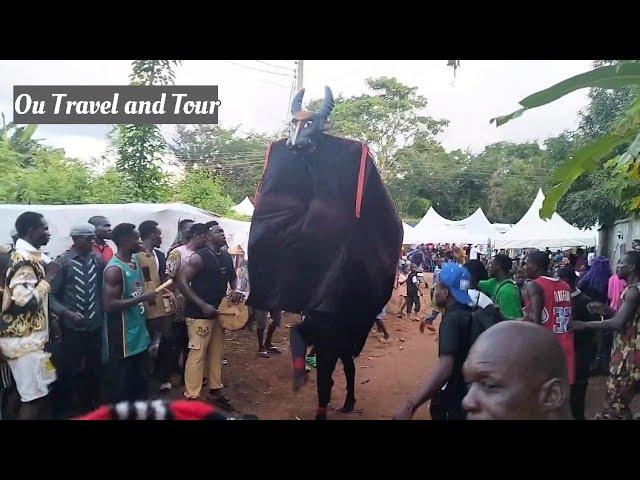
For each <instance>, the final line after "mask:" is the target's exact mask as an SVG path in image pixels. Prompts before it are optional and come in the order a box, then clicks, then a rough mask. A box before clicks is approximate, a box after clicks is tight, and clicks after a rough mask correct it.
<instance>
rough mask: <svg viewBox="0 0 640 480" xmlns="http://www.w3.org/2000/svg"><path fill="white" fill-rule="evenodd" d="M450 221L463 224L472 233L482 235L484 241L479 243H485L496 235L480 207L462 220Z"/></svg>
mask: <svg viewBox="0 0 640 480" xmlns="http://www.w3.org/2000/svg"><path fill="white" fill-rule="evenodd" d="M452 223H453V224H454V225H464V227H465V228H466V229H467V230H468V231H469V232H471V233H473V234H474V235H476V234H477V235H478V236H484V237H485V238H484V241H482V242H479V243H483V244H486V243H487V240H490V239H493V238H495V237H496V236H497V235H496V229H495V227H494V226H493V225H492V224H491V222H490V221H489V219H488V218H487V216H486V215H485V214H484V212H483V211H482V208H480V207H478V209H477V210H476V211H475V212H473V213H472V214H471V215H469V216H468V217H467V218H464V219H462V220H453V221H452Z"/></svg>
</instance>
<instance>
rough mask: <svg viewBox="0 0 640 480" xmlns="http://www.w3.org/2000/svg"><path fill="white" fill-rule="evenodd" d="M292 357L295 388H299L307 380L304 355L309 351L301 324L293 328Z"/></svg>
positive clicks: (291, 340) (291, 339)
mask: <svg viewBox="0 0 640 480" xmlns="http://www.w3.org/2000/svg"><path fill="white" fill-rule="evenodd" d="M290 345H291V357H292V360H293V389H294V391H295V390H298V389H299V388H300V387H302V385H304V384H305V383H306V382H307V372H306V371H305V369H304V356H305V353H306V352H307V343H306V342H305V341H304V338H303V337H302V334H301V333H300V326H299V325H298V326H295V327H293V328H292V329H291V338H290Z"/></svg>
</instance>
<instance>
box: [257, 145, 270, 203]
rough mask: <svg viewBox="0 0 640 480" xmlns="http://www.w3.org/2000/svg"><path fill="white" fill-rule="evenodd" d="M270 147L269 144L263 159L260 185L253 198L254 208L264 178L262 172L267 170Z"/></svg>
mask: <svg viewBox="0 0 640 480" xmlns="http://www.w3.org/2000/svg"><path fill="white" fill-rule="evenodd" d="M271 145H273V144H272V143H270V144H269V148H267V155H266V157H265V158H264V167H262V176H261V177H260V183H259V184H258V188H257V189H256V194H255V195H254V196H253V207H254V208H255V207H256V206H257V205H258V199H259V198H260V190H261V189H262V179H263V178H264V172H265V171H266V170H267V165H268V164H269V154H270V153H271Z"/></svg>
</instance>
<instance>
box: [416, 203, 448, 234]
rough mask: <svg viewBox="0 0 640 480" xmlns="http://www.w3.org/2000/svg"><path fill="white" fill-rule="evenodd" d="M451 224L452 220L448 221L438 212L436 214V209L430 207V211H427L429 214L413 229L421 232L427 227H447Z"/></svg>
mask: <svg viewBox="0 0 640 480" xmlns="http://www.w3.org/2000/svg"><path fill="white" fill-rule="evenodd" d="M450 222H451V221H450V220H447V219H446V218H444V217H443V216H442V215H440V214H439V213H438V212H436V209H435V208H433V207H429V210H427V213H425V214H424V217H422V220H420V221H419V222H418V224H417V225H416V226H415V227H413V228H414V229H416V230H421V229H422V228H423V227H425V226H429V227H433V226H435V225H447V224H448V223H450Z"/></svg>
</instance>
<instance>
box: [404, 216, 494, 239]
mask: <svg viewBox="0 0 640 480" xmlns="http://www.w3.org/2000/svg"><path fill="white" fill-rule="evenodd" d="M485 222H486V224H485ZM494 235H495V230H494V229H493V227H491V223H489V220H487V217H485V215H484V213H483V212H482V210H481V209H478V210H476V212H474V214H473V215H471V216H469V217H467V218H465V219H463V220H448V219H446V218H444V217H443V216H442V215H440V214H439V213H438V212H436V211H435V209H434V208H433V207H431V208H429V210H428V211H427V213H426V214H425V216H424V217H423V218H422V220H420V222H419V223H418V224H417V225H416V226H415V228H414V231H413V235H412V238H413V239H414V240H416V242H415V243H471V244H483V245H485V244H487V241H488V240H489V239H490V238H491V237H492V236H494Z"/></svg>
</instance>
